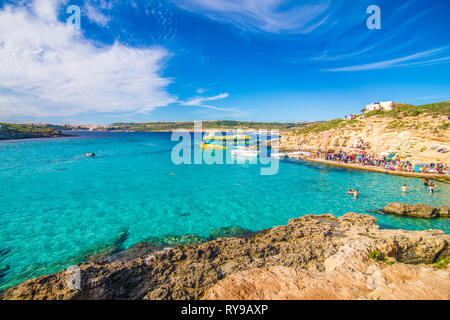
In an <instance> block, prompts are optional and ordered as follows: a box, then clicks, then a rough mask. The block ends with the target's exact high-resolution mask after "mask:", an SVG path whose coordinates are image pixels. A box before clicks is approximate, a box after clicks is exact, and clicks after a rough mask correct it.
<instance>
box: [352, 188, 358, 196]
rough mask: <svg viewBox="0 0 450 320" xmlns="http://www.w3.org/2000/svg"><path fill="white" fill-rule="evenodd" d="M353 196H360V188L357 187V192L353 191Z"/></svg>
mask: <svg viewBox="0 0 450 320" xmlns="http://www.w3.org/2000/svg"><path fill="white" fill-rule="evenodd" d="M353 196H354V197H355V198H358V196H359V191H358V189H356V190H355V192H353Z"/></svg>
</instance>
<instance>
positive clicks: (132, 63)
mask: <svg viewBox="0 0 450 320" xmlns="http://www.w3.org/2000/svg"><path fill="white" fill-rule="evenodd" d="M59 2H60V1H57V0H49V1H43V0H35V2H34V3H33V5H32V6H30V8H31V11H30V10H29V9H27V8H26V7H10V6H5V7H4V8H3V9H2V10H1V11H0V39H1V41H0V117H2V118H5V117H6V118H8V117H10V118H11V117H15V116H19V117H20V116H30V117H36V118H37V117H48V116H53V117H58V116H71V115H77V114H80V113H112V112H114V113H125V112H128V113H130V112H143V111H151V110H153V109H154V108H156V107H160V106H166V105H168V104H169V103H171V102H174V101H176V98H174V97H172V96H170V95H169V94H168V93H167V90H166V88H167V86H168V85H169V83H170V80H168V79H166V78H163V77H162V76H161V75H160V72H161V70H162V68H163V65H162V63H163V61H164V59H165V58H167V57H168V55H169V54H168V52H167V51H166V50H164V49H162V48H158V47H152V48H145V49H135V48H130V47H126V46H123V45H120V44H117V43H116V44H114V45H112V46H108V47H104V48H99V47H96V46H94V45H93V44H92V43H91V42H89V41H88V40H87V39H85V38H84V37H83V36H82V34H81V32H80V31H77V30H74V29H70V28H68V27H67V26H66V25H65V24H64V23H62V22H59V21H58V20H57V19H56V6H57V5H58V3H59Z"/></svg>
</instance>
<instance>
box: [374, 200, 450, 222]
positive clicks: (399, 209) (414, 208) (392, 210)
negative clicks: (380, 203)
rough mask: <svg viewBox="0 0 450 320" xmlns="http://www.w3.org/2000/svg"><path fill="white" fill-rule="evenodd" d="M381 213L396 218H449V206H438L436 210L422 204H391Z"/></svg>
mask: <svg viewBox="0 0 450 320" xmlns="http://www.w3.org/2000/svg"><path fill="white" fill-rule="evenodd" d="M383 212H384V213H387V214H394V215H397V216H405V217H414V218H425V219H431V218H449V217H450V207H449V206H440V207H437V208H436V207H433V206H430V205H427V204H423V203H417V204H407V203H396V202H392V203H389V204H388V205H387V206H385V207H384V208H383Z"/></svg>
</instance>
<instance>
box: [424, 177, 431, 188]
mask: <svg viewBox="0 0 450 320" xmlns="http://www.w3.org/2000/svg"><path fill="white" fill-rule="evenodd" d="M423 185H424V186H425V187H428V186H429V185H430V182H429V181H428V178H427V179H425V182H424V183H423Z"/></svg>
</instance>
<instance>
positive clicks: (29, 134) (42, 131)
mask: <svg viewBox="0 0 450 320" xmlns="http://www.w3.org/2000/svg"><path fill="white" fill-rule="evenodd" d="M58 136H62V135H61V132H60V131H59V130H55V129H54V128H52V127H50V126H47V125H31V124H15V123H4V122H0V140H2V139H3V140H4V139H26V138H45V137H58Z"/></svg>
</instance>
